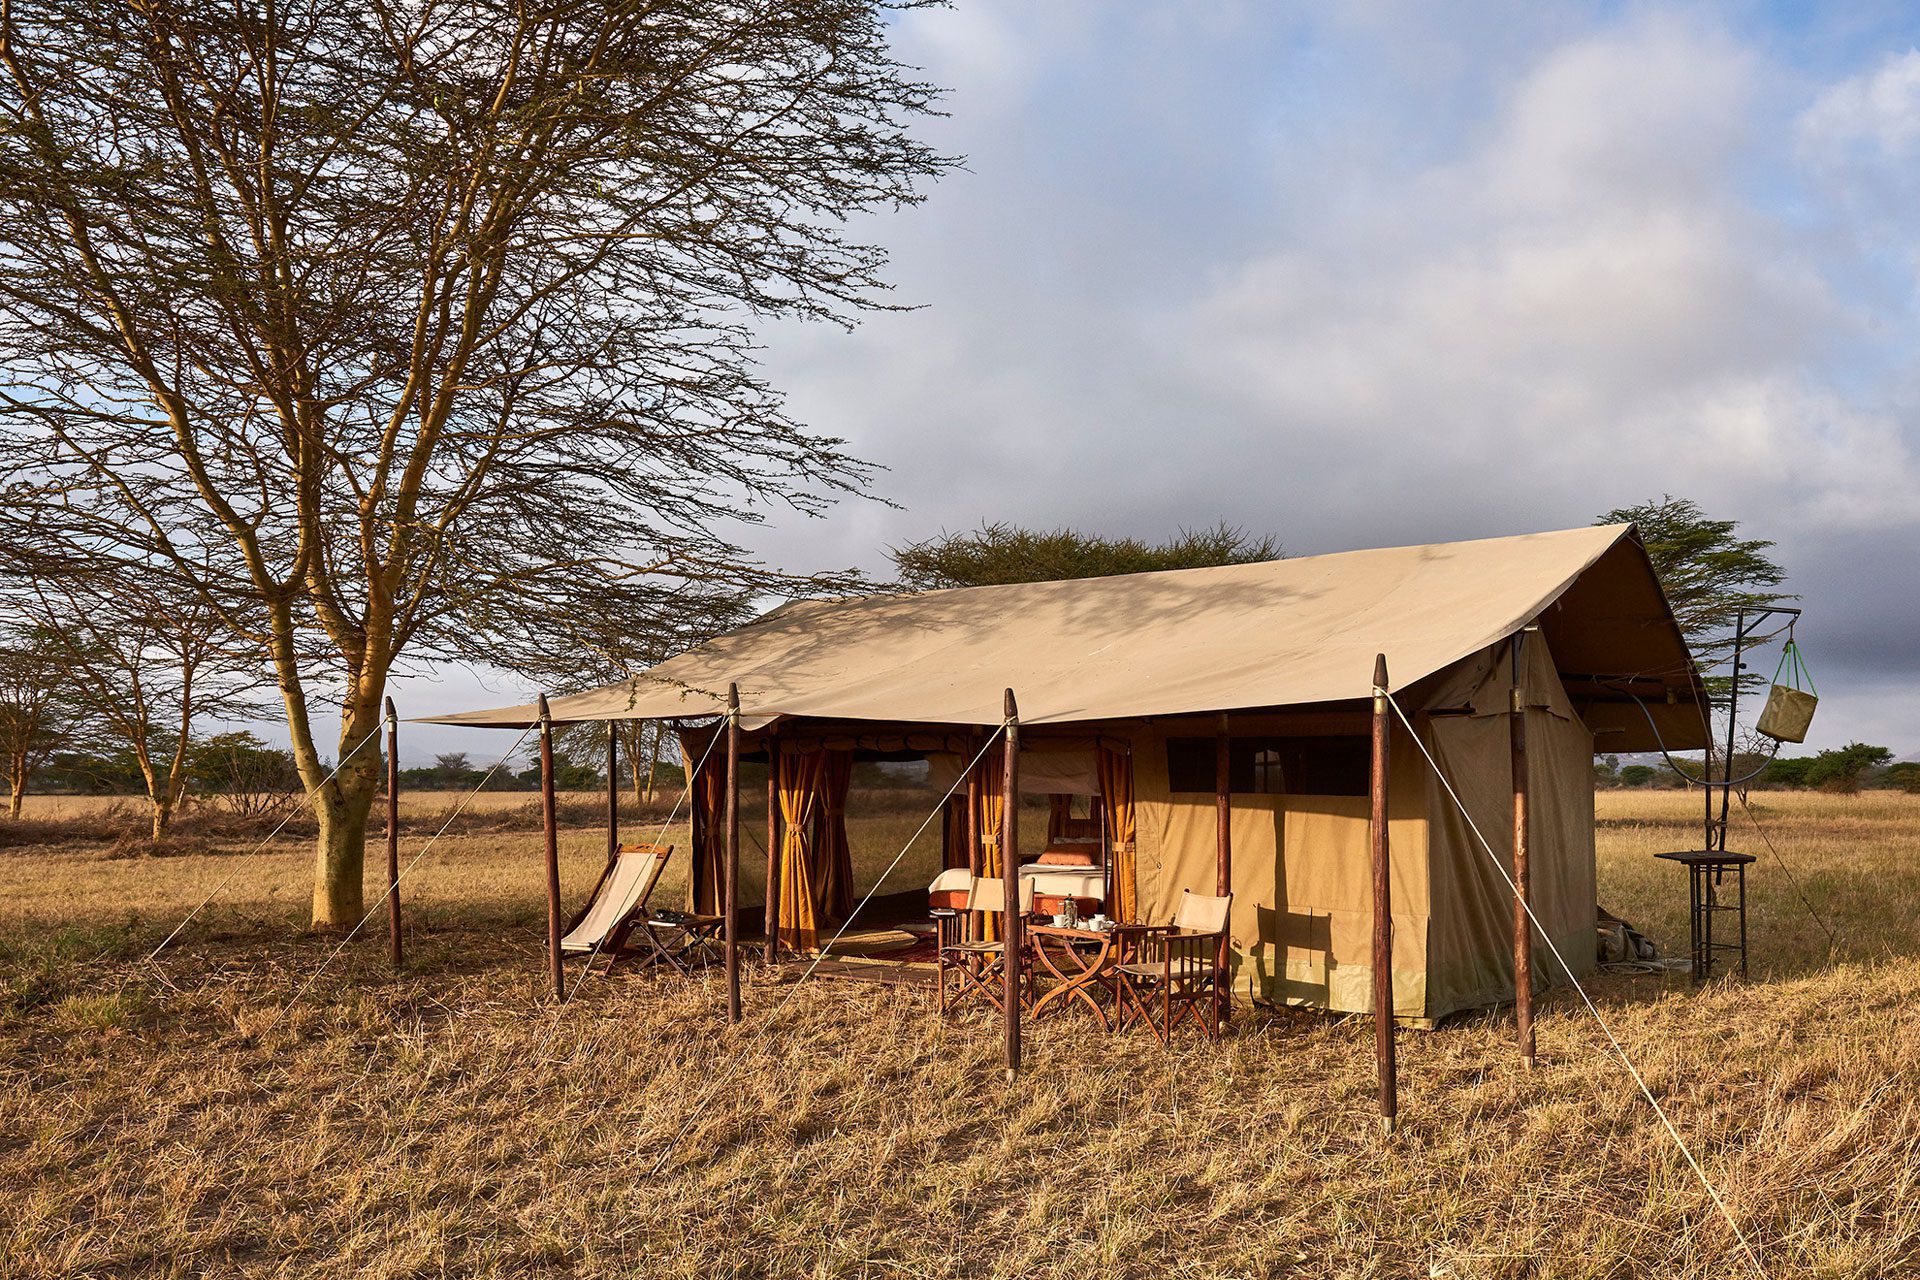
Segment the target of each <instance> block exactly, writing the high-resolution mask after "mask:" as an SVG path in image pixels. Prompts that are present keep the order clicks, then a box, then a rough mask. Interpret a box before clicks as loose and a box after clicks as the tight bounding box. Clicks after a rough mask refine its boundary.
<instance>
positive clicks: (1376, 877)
mask: <svg viewBox="0 0 1920 1280" xmlns="http://www.w3.org/2000/svg"><path fill="white" fill-rule="evenodd" d="M1373 690H1374V692H1373V756H1372V761H1371V765H1370V767H1369V769H1368V778H1367V795H1368V825H1369V827H1370V829H1371V831H1370V834H1371V835H1372V843H1373V1056H1374V1065H1375V1066H1376V1067H1377V1068H1378V1070H1379V1073H1380V1127H1381V1129H1382V1130H1384V1131H1385V1132H1387V1133H1392V1132H1393V1122H1394V1117H1395V1116H1396V1114H1397V1113H1398V1112H1399V1109H1400V1101H1399V1091H1398V1083H1397V1081H1396V1080H1395V1078H1394V1076H1395V1068H1394V1061H1393V1052H1394V1050H1393V883H1392V877H1391V875H1390V870H1391V867H1390V863H1389V858H1388V851H1387V729H1388V722H1387V655H1386V654H1384V653H1382V654H1378V655H1376V656H1375V657H1374V660H1373Z"/></svg>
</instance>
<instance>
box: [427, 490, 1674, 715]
mask: <svg viewBox="0 0 1920 1280" xmlns="http://www.w3.org/2000/svg"><path fill="white" fill-rule="evenodd" d="M1536 620H1537V621H1538V622H1539V623H1540V625H1541V627H1542V629H1543V630H1544V631H1545V632H1546V634H1547V639H1548V641H1549V644H1550V646H1551V648H1552V651H1553V653H1554V655H1555V657H1556V659H1557V660H1558V661H1559V663H1560V666H1561V670H1562V672H1563V678H1564V679H1565V681H1566V683H1567V685H1568V690H1569V693H1570V695H1571V696H1572V697H1573V698H1574V699H1575V701H1576V704H1580V703H1582V702H1584V703H1586V704H1587V705H1585V706H1583V707H1582V711H1583V714H1585V715H1586V716H1587V717H1588V722H1589V724H1590V725H1592V726H1593V727H1594V729H1595V732H1596V734H1599V735H1602V736H1601V739H1600V741H1599V742H1598V743H1597V746H1598V747H1599V749H1601V750H1646V749H1651V748H1652V747H1654V746H1656V745H1659V744H1658V743H1657V742H1655V741H1653V740H1652V735H1651V734H1650V733H1649V731H1648V729H1647V725H1646V717H1645V716H1644V715H1643V714H1642V712H1641V711H1640V709H1639V708H1637V707H1635V706H1634V705H1633V704H1632V703H1631V701H1629V700H1628V699H1627V698H1626V697H1625V696H1624V692H1625V691H1626V690H1630V691H1631V692H1632V693H1633V694H1635V695H1637V696H1638V697H1640V698H1641V699H1643V700H1644V701H1645V702H1646V703H1647V704H1648V705H1649V707H1650V708H1651V709H1652V713H1653V715H1654V718H1655V719H1656V720H1657V721H1658V722H1659V723H1660V729H1661V734H1660V736H1661V738H1663V739H1664V741H1665V744H1666V745H1667V746H1668V747H1669V748H1670V749H1673V750H1679V749H1684V748H1686V747H1688V746H1694V747H1697V746H1699V745H1700V744H1701V741H1702V740H1703V734H1704V731H1703V728H1702V718H1701V713H1700V710H1699V706H1700V701H1699V700H1700V699H1701V697H1702V696H1703V695H1702V694H1701V693H1700V685H1699V680H1698V676H1697V675H1696V673H1695V671H1694V668H1693V664H1692V660H1691V658H1690V657H1689V655H1688V653H1687V649H1686V645H1685V643H1684V641H1683V640H1682V639H1681V637H1680V633H1679V630H1678V628H1677V627H1676V626H1675V624H1674V621H1673V616H1672V613H1671V611H1670V610H1669V609H1668V607H1667V604H1666V601H1665V599H1664V597H1663V596H1662V595H1661V593H1660V588H1659V584H1658V581H1657V579H1656V578H1655V576H1654V572H1653V569H1652V566H1651V564H1650V563H1649V562H1648V560H1647V557H1646V552H1645V551H1644V550H1643V549H1642V548H1641V546H1640V544H1639V541H1638V539H1637V536H1636V535H1635V534H1634V532H1633V529H1632V527H1631V526H1630V525H1610V526H1598V527H1592V528H1582V529H1567V530H1562V531H1558V532H1551V533H1537V534H1525V535H1521V536H1518V537H1507V538H1488V539H1482V540H1478V541H1472V542H1451V543H1435V544H1431V545H1427V546H1415V547H1393V548H1385V549H1380V550H1370V551H1347V552H1340V553H1337V554H1332V555H1319V556H1302V557H1299V558H1297V559H1289V560H1272V561H1264V562H1261V563H1256V564H1243V565H1227V566H1222V567H1219V568H1209V569H1179V570H1171V571H1167V572H1160V573H1141V574H1128V575H1123V576H1116V577H1108V578H1086V579H1078V580H1072V581H1062V582H1033V583H1017V584H1011V585H1006V586H991V587H968V588H960V589H955V590H948V591H930V592H924V593H920V594H916V595H881V596H862V597H856V598H852V599H842V600H817V601H801V602H798V603H794V604H790V605H786V606H783V607H782V608H779V609H776V610H774V611H773V612H772V613H770V614H768V615H766V616H765V617H763V618H761V619H759V620H758V621H756V622H754V623H752V624H750V625H748V626H745V627H741V628H739V629H737V630H735V631H731V632H728V633H726V634H725V635H721V636H718V637H716V638H714V639H713V640H710V641H708V642H706V643H705V644H701V645H698V646H696V647H695V648H693V649H691V650H689V651H687V652H686V653H683V654H680V655H678V656H677V657H674V658H671V659H669V660H667V661H666V662H663V663H661V664H659V665H658V666H656V667H653V668H651V669H650V670H648V671H647V672H644V673H643V674H641V675H639V676H637V677H635V678H633V679H631V680H627V681H622V682H620V683H618V684H614V685H608V686H606V687H604V688H600V689H593V690H588V691H586V692H584V693H577V694H571V695H567V696H564V697H559V698H555V699H553V700H552V704H551V710H552V714H553V716H554V718H555V719H556V720H558V721H588V720H609V719H653V718H670V717H695V716H707V715H713V714H715V713H717V712H718V711H720V710H721V709H722V707H723V705H724V700H725V695H726V687H727V684H728V682H730V681H732V682H736V683H738V685H739V686H740V700H741V709H742V713H743V717H745V718H746V719H747V720H748V721H749V722H750V723H754V724H758V723H765V722H766V721H768V720H770V719H773V718H777V717H786V716H798V717H820V718H828V719H841V720H864V721H886V722H895V723H899V722H907V723H922V724H955V725H991V724H997V723H998V722H999V720H1000V717H1001V699H1002V692H1003V690H1005V689H1007V688H1009V687H1011V688H1012V689H1014V690H1015V692H1016V694H1017V695H1018V697H1019V700H1020V718H1021V722H1022V723H1023V724H1069V723H1079V722H1088V721H1101V720H1118V719H1126V718H1132V717H1140V716H1161V715H1177V714H1185V713H1194V712H1208V711H1226V710H1237V709H1241V708H1251V707H1281V706H1293V705H1301V704H1314V703H1329V702H1340V701H1346V700H1350V699H1359V698H1366V697H1368V696H1369V695H1370V694H1371V692H1372V690H1371V676H1372V671H1373V658H1374V655H1375V654H1376V653H1385V654H1386V655H1387V662H1388V669H1389V673H1390V676H1391V679H1392V682H1393V684H1394V686H1395V687H1404V686H1405V685H1408V684H1410V683H1412V682H1414V681H1416V680H1419V679H1422V678H1424V677H1426V676H1428V675H1431V674H1433V673H1434V672H1437V671H1440V670H1441V669H1443V668H1445V667H1447V666H1449V665H1450V664H1452V663H1454V662H1456V661H1458V660H1460V659H1461V658H1464V657H1466V656H1468V655H1470V654H1473V653H1476V652H1479V651H1480V650H1482V649H1485V648H1486V647H1487V646H1489V645H1491V644H1494V643H1496V642H1498V641H1500V640H1502V639H1504V638H1505V637H1507V636H1509V635H1511V634H1513V633H1514V632H1515V631H1518V630H1520V629H1521V628H1523V627H1525V626H1528V625H1530V624H1532V623H1534V622H1535V621H1536ZM1623 682H1632V683H1631V684H1628V683H1623ZM534 716H535V712H534V708H533V706H532V705H520V706H514V707H502V708H497V709H494V710H487V711H470V712H464V713H460V714H456V715H449V716H436V717H431V720H432V722H433V723H437V724H454V725H484V726H494V727H507V728H518V727H522V726H524V725H526V724H528V723H531V722H532V720H533V719H534ZM1609 735H1610V736H1609Z"/></svg>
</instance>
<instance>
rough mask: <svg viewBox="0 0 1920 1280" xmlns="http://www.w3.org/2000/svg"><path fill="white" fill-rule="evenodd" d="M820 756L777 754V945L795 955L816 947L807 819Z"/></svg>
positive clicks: (822, 762)
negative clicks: (782, 827) (781, 828)
mask: <svg viewBox="0 0 1920 1280" xmlns="http://www.w3.org/2000/svg"><path fill="white" fill-rule="evenodd" d="M826 764H827V754H826V752H824V751H808V752H804V753H803V752H799V751H782V752H781V753H780V816H781V817H782V818H783V819H785V823H786V831H785V834H784V835H783V836H782V837H781V839H780V923H779V929H780V940H781V941H782V942H785V943H786V944H787V945H788V946H790V947H792V948H794V949H795V950H797V951H811V950H813V949H814V948H815V947H816V946H818V945H819V943H820V926H819V920H818V917H816V916H815V914H814V909H813V903H814V898H815V896H816V895H815V892H814V887H813V886H814V882H815V880H816V879H817V877H816V876H815V874H814V868H815V859H814V838H813V837H814V832H813V818H814V813H815V811H816V808H817V806H818V805H819V803H820V778H821V774H822V773H823V772H824V771H825V769H826Z"/></svg>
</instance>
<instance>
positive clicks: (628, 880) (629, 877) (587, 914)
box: [561, 844, 684, 969]
mask: <svg viewBox="0 0 1920 1280" xmlns="http://www.w3.org/2000/svg"><path fill="white" fill-rule="evenodd" d="M672 852H674V846H672V844H622V846H620V848H618V852H616V854H614V858H612V862H609V864H607V867H605V869H603V871H601V877H599V881H595V885H593V892H591V894H588V904H586V906H584V908H580V913H578V915H574V919H572V923H568V925H566V935H564V936H561V952H563V954H566V956H586V958H588V963H589V965H591V963H593V958H595V956H605V958H607V967H609V969H611V967H612V963H614V960H618V958H620V956H632V954H636V952H634V950H630V948H628V938H630V936H632V935H634V931H636V929H641V936H643V938H645V940H647V950H643V952H639V954H641V956H647V958H649V960H651V958H662V960H670V954H668V950H666V948H664V946H662V944H660V942H659V938H655V935H653V931H651V929H647V927H645V923H647V898H649V896H651V894H653V887H655V885H659V883H660V871H662V869H664V867H666V860H668V858H670V856H672ZM676 967H684V965H678V963H676Z"/></svg>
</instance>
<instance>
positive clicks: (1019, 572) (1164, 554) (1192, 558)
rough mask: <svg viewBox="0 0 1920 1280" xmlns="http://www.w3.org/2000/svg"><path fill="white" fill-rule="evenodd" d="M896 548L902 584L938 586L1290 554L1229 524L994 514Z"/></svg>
mask: <svg viewBox="0 0 1920 1280" xmlns="http://www.w3.org/2000/svg"><path fill="white" fill-rule="evenodd" d="M888 554H890V555H891V556H892V557H893V563H894V567H895V568H896V569H898V570H899V572H900V584H901V585H902V586H904V587H906V588H907V589H909V590H912V591H931V590H936V589H938V588H942V587H983V586H992V585H995V584H998V583H1006V582H1049V581H1053V580H1056V579H1061V578H1102V577H1106V576H1108V575H1110V574H1116V573H1149V572H1152V571H1154V570H1157V569H1199V568H1205V567H1208V566H1211V565H1222V564H1247V563H1250V562H1252V561H1256V560H1278V559H1279V558H1280V556H1281V555H1282V554H1283V553H1282V551H1281V549H1280V543H1279V541H1278V540H1277V539H1275V538H1272V537H1264V538H1255V537H1251V536H1249V535H1248V534H1247V532H1246V531H1245V530H1244V529H1236V528H1234V527H1233V526H1232V525H1229V524H1224V523H1223V524H1219V525H1216V526H1214V527H1213V528H1211V529H1202V530H1198V531H1195V530H1191V529H1183V530H1181V531H1180V534H1179V536H1177V537H1174V538H1171V539H1169V540H1167V541H1166V542H1158V543H1152V542H1143V541H1141V540H1140V539H1138V538H1106V537H1101V536H1100V535H1098V534H1090V533H1080V532H1078V531H1076V530H1073V529H1050V530H1045V531H1040V530H1034V529H1022V528H1020V527H1019V526H1017V525H1012V524H1005V523H1002V522H998V521H990V522H988V523H986V524H982V525H981V526H980V527H979V528H978V529H975V530H972V531H969V532H967V533H947V534H942V535H940V536H939V537H937V538H928V539H927V540H926V541H924V542H911V543H908V544H907V545H906V546H904V547H893V548H890V549H889V552H888Z"/></svg>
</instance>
